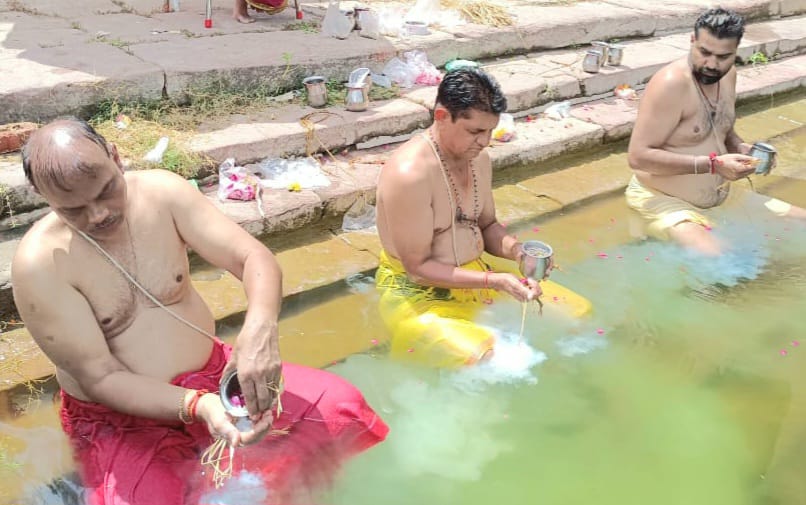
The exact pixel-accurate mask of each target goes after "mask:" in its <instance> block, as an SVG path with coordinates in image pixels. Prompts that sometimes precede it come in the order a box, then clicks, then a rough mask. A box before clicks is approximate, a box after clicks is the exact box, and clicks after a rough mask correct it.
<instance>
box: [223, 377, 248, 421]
mask: <svg viewBox="0 0 806 505" xmlns="http://www.w3.org/2000/svg"><path fill="white" fill-rule="evenodd" d="M219 396H220V397H221V403H222V404H223V405H224V410H226V411H227V413H228V414H229V415H231V416H232V417H236V418H238V417H248V416H249V411H248V410H246V401H245V400H244V398H243V394H242V392H241V383H240V382H238V372H237V370H232V371H231V372H229V373H227V374H225V375H224V376H223V377H221V382H220V383H219ZM235 397H237V398H239V401H238V402H237V403H242V405H237V404H236V403H233V398H235Z"/></svg>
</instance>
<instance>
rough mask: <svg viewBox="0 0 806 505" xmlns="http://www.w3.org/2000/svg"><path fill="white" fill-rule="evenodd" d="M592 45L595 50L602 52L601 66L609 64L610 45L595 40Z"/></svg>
mask: <svg viewBox="0 0 806 505" xmlns="http://www.w3.org/2000/svg"><path fill="white" fill-rule="evenodd" d="M591 45H592V46H593V48H594V49H598V50H599V51H601V52H602V58H601V59H600V60H599V66H600V67H601V66H602V65H604V64H605V63H607V55H608V54H609V53H610V44H608V43H607V42H602V41H601V40H594V41H593V42H591Z"/></svg>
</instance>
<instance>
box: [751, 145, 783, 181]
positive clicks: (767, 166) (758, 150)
mask: <svg viewBox="0 0 806 505" xmlns="http://www.w3.org/2000/svg"><path fill="white" fill-rule="evenodd" d="M750 156H752V157H753V158H758V159H760V160H761V163H759V164H758V165H756V173H757V174H760V175H767V174H768V173H769V172H770V170H771V169H772V164H773V161H774V160H775V157H776V156H778V151H776V150H775V148H774V147H773V146H771V145H770V144H767V143H764V142H756V143H755V144H753V148H752V149H750Z"/></svg>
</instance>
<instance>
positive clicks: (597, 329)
mask: <svg viewBox="0 0 806 505" xmlns="http://www.w3.org/2000/svg"><path fill="white" fill-rule="evenodd" d="M596 333H598V334H599V335H604V328H596Z"/></svg>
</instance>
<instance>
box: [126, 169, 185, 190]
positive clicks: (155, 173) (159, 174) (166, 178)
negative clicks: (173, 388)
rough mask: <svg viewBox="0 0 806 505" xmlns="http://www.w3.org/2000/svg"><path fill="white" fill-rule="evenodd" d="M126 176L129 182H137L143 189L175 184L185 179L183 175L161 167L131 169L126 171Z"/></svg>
mask: <svg viewBox="0 0 806 505" xmlns="http://www.w3.org/2000/svg"><path fill="white" fill-rule="evenodd" d="M125 177H126V183H127V184H130V185H131V184H136V185H137V186H139V187H141V188H143V189H153V188H161V187H165V185H166V184H167V185H173V184H178V183H180V182H182V181H185V179H183V178H182V177H181V176H179V175H177V174H175V173H173V172H170V171H168V170H163V169H161V168H152V169H148V170H131V171H128V172H126V174H125Z"/></svg>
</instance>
